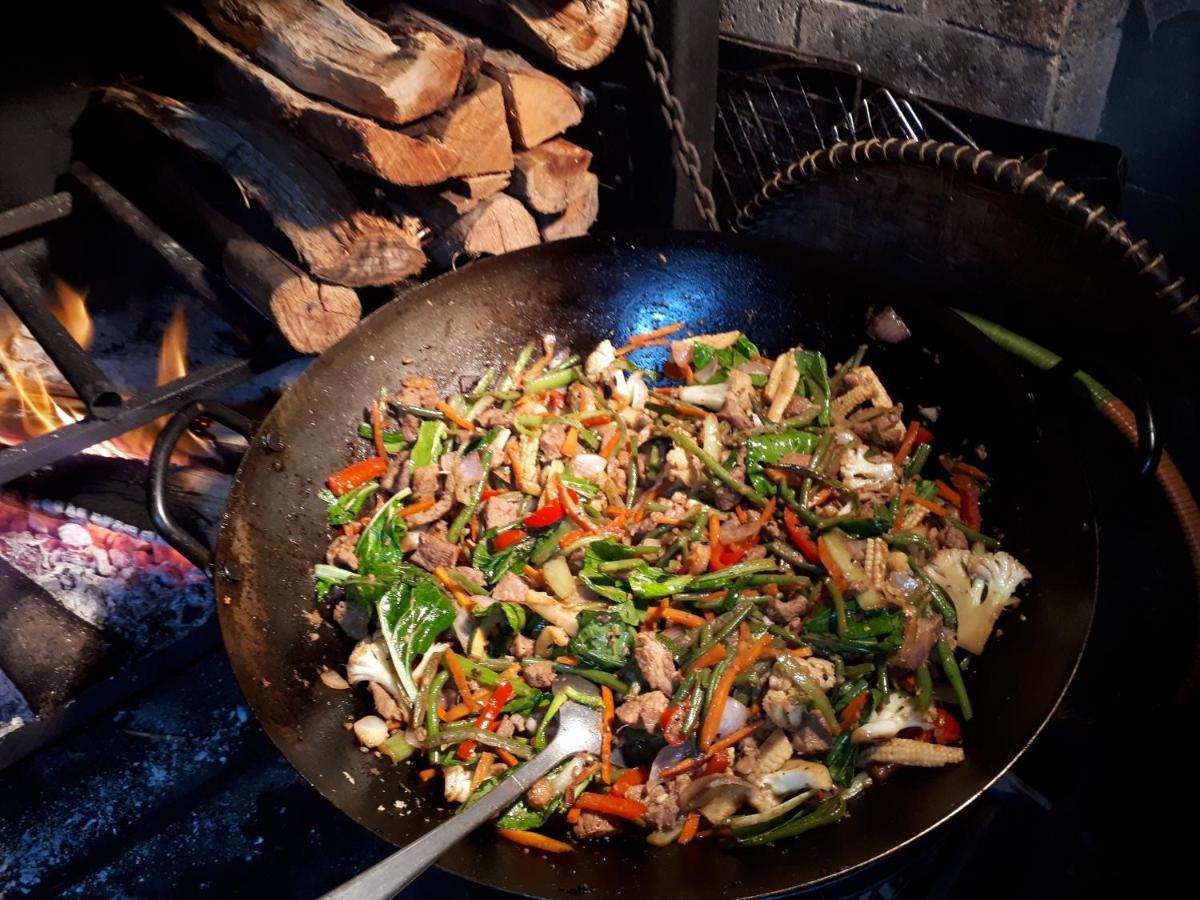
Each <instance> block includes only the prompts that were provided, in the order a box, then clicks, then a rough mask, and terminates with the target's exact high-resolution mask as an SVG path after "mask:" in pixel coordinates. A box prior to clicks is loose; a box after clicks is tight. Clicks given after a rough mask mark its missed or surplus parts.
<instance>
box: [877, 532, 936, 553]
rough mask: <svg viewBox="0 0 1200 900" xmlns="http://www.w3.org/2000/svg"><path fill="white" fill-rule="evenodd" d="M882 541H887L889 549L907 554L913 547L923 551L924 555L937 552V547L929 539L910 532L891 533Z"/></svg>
mask: <svg viewBox="0 0 1200 900" xmlns="http://www.w3.org/2000/svg"><path fill="white" fill-rule="evenodd" d="M884 540H885V541H887V545H888V546H889V547H892V548H893V549H896V550H904V551H905V552H907V553H912V551H913V548H914V547H915V548H917V549H920V550H924V551H925V552H926V553H933V552H934V551H935V550H937V547H936V546H935V545H934V543H933V541H931V540H929V538H927V537H925V536H923V535H920V534H915V533H914V532H911V531H893V532H892V533H891V534H889V535H887V536H886V537H885V538H884Z"/></svg>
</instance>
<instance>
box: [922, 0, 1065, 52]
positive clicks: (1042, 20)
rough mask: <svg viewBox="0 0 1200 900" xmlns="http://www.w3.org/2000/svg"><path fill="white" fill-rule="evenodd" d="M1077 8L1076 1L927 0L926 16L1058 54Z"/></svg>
mask: <svg viewBox="0 0 1200 900" xmlns="http://www.w3.org/2000/svg"><path fill="white" fill-rule="evenodd" d="M1075 5H1076V0H983V2H980V0H927V3H926V4H925V15H926V16H927V17H929V18H931V19H941V20H944V21H946V22H950V23H951V24H954V25H961V26H963V27H965V28H971V29H975V30H977V31H984V32H987V33H988V34H990V35H994V36H995V37H999V38H1003V39H1004V40H1009V41H1015V42H1016V43H1018V44H1026V45H1028V46H1030V47H1037V48H1039V49H1041V50H1049V51H1057V50H1058V49H1059V48H1060V47H1061V46H1062V41H1063V38H1064V37H1065V35H1066V33H1067V20H1068V19H1069V18H1070V17H1071V13H1072V10H1073V9H1074V7H1075ZM1087 5H1088V4H1087V3H1085V4H1084V6H1087Z"/></svg>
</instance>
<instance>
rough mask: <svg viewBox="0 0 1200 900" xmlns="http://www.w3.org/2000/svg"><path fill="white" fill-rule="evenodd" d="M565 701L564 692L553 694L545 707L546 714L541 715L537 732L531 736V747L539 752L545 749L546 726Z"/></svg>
mask: <svg viewBox="0 0 1200 900" xmlns="http://www.w3.org/2000/svg"><path fill="white" fill-rule="evenodd" d="M566 702H567V695H566V694H565V693H560V694H555V695H554V697H553V698H552V699H551V700H550V705H549V706H548V707H546V714H545V715H544V716H542V721H541V722H540V723H539V724H538V729H537V733H536V734H535V735H534V736H533V749H534V750H537V751H538V752H539V753H541V752H542V751H543V750H545V749H546V728H547V726H549V725H550V721H551V720H552V719H553V718H554V717H555V716H556V715H558V710H559V707H561V706H562V705H563V704H564V703H566Z"/></svg>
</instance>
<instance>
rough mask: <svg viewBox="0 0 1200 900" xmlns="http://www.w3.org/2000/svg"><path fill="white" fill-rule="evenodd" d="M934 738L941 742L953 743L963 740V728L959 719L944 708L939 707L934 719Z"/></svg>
mask: <svg viewBox="0 0 1200 900" xmlns="http://www.w3.org/2000/svg"><path fill="white" fill-rule="evenodd" d="M933 739H934V740H935V741H937V742H938V743H939V744H953V743H954V742H955V741H961V740H962V728H960V727H959V724H958V719H956V718H954V716H952V715H950V713H948V712H946V711H945V710H944V709H939V710H938V711H937V712H936V713H935V714H934V719H933Z"/></svg>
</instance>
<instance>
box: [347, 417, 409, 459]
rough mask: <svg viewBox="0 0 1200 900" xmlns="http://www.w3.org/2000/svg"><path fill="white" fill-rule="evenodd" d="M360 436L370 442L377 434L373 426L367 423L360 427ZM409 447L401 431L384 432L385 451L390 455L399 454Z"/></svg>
mask: <svg viewBox="0 0 1200 900" xmlns="http://www.w3.org/2000/svg"><path fill="white" fill-rule="evenodd" d="M358 436H359V437H360V438H364V439H366V440H368V441H370V440H373V439H374V438H375V432H374V430H372V428H371V426H370V425H368V424H366V423H365V422H364V423H363V424H362V425H359V426H358ZM407 446H408V441H406V440H405V439H404V435H403V434H402V433H401V432H399V431H387V430H386V429H385V430H384V432H383V449H384V450H386V451H387V452H388V453H399V452H400V451H401V450H403V449H405V448H406V447H407Z"/></svg>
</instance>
